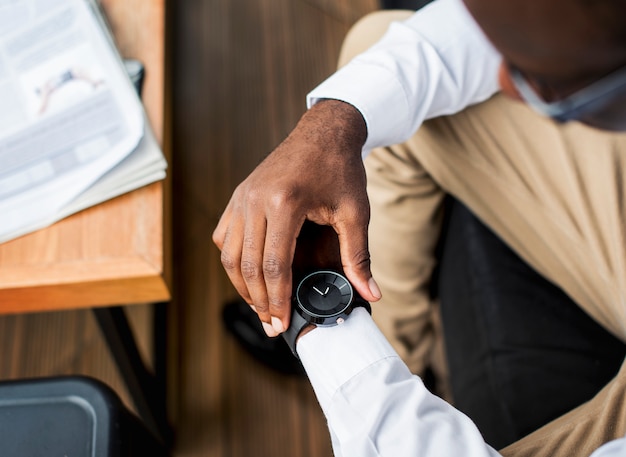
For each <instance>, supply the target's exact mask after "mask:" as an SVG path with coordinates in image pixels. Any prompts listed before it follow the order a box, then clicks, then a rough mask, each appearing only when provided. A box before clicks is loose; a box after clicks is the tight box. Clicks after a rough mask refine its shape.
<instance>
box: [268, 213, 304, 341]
mask: <svg viewBox="0 0 626 457" xmlns="http://www.w3.org/2000/svg"><path fill="white" fill-rule="evenodd" d="M303 222H304V221H303V220H298V219H296V218H291V219H290V220H289V221H288V222H287V223H285V221H282V220H280V221H278V220H277V219H276V218H272V219H268V221H267V237H266V239H265V249H264V253H263V275H264V277H265V285H266V288H267V299H268V302H269V310H270V314H271V315H272V318H276V319H278V320H279V321H280V322H281V323H282V326H283V329H282V330H281V331H284V330H285V329H287V328H288V327H289V321H290V319H291V295H292V286H293V284H292V281H293V278H292V271H291V267H292V264H293V257H294V252H295V250H296V239H297V237H298V233H300V228H301V227H302V223H303ZM272 322H275V319H272ZM275 330H277V331H279V329H278V328H275ZM279 333H280V332H279Z"/></svg>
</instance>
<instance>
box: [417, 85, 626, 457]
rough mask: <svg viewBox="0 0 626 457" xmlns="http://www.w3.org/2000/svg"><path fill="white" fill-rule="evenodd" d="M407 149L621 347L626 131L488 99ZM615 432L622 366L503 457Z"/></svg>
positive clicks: (625, 308) (625, 395)
mask: <svg viewBox="0 0 626 457" xmlns="http://www.w3.org/2000/svg"><path fill="white" fill-rule="evenodd" d="M407 147H408V148H410V149H411V150H412V151H415V154H416V156H417V160H419V161H420V163H421V164H422V165H423V166H424V168H425V169H426V170H427V171H428V173H429V174H430V175H431V176H432V177H433V178H434V179H435V180H436V182H437V183H438V184H439V186H440V187H441V188H443V189H445V190H446V191H447V192H450V193H451V194H453V195H455V196H456V197H457V198H459V199H460V200H461V201H463V202H464V203H465V204H466V205H467V206H468V207H469V208H470V209H471V210H472V212H473V213H474V214H476V215H477V216H478V217H479V218H481V219H482V221H483V222H485V224H486V225H487V226H489V227H490V228H491V229H492V230H494V231H495V232H496V233H498V234H499V236H501V237H502V238H503V239H504V240H505V241H506V242H507V244H508V245H509V246H511V247H512V248H513V249H514V250H515V251H516V252H517V253H518V254H519V255H520V256H521V257H522V258H524V259H525V260H526V261H527V262H528V263H529V264H530V265H532V266H533V267H534V268H535V269H536V270H538V271H539V272H540V273H541V274H542V275H543V276H545V277H546V278H548V279H549V280H551V281H552V282H554V283H556V284H557V285H558V286H559V287H561V288H562V289H563V290H564V291H565V292H566V293H568V295H569V296H570V297H571V298H572V299H573V300H574V301H575V302H576V303H578V304H579V305H580V306H581V307H582V308H583V309H584V310H585V311H586V312H587V313H588V314H589V315H590V316H591V317H593V318H594V319H595V320H596V321H597V322H599V323H600V324H601V325H603V326H604V327H605V328H606V329H608V330H609V331H611V332H612V333H613V334H615V335H616V336H617V337H619V338H621V339H622V340H623V341H626V241H625V240H626V235H625V222H626V190H625V188H624V176H625V175H626V135H624V134H612V133H607V132H601V131H596V130H593V129H590V128H587V127H584V126H582V125H580V124H574V123H572V124H568V125H565V126H557V125H556V124H554V123H553V122H551V121H550V120H547V119H544V118H541V117H539V116H537V115H535V114H534V113H532V112H531V111H530V110H529V109H528V108H527V107H525V106H524V105H522V104H520V103H517V102H513V101H510V100H508V99H506V98H505V97H503V96H495V97H493V98H492V99H491V100H489V101H487V102H485V103H482V104H480V105H477V106H474V107H471V108H469V109H466V110H465V111H463V112H462V113H459V114H456V115H454V116H449V117H442V118H438V119H434V120H432V121H429V122H427V123H426V124H425V125H424V126H422V128H421V129H420V131H419V132H418V133H417V134H416V135H415V136H414V137H413V138H412V139H411V140H410V141H409V142H408V144H407ZM581 376H585V373H581ZM624 434H626V367H624V368H622V370H621V371H620V373H619V374H618V375H617V377H616V378H615V379H614V380H613V381H612V382H611V383H609V384H608V385H607V386H606V387H605V388H604V389H603V390H602V391H601V392H600V393H598V395H597V396H596V397H594V398H593V399H592V400H591V401H589V402H587V403H586V404H584V405H582V406H580V407H579V408H577V409H576V410H574V411H572V412H570V413H568V414H566V415H564V416H562V417H561V418H559V419H557V420H555V421H553V422H552V423H550V424H548V425H546V426H544V427H542V428H541V429H539V430H538V431H536V432H534V433H533V434H531V435H529V436H528V437H526V438H523V439H522V440H520V441H518V442H516V443H514V444H512V445H511V446H509V447H507V448H506V449H505V450H503V453H504V455H506V456H516V457H518V456H533V457H541V456H546V457H547V456H551V457H560V456H563V457H565V456H568V457H570V456H588V455H590V454H591V452H592V451H593V450H594V449H596V448H597V447H598V446H600V445H601V444H602V443H604V442H606V441H608V440H611V439H614V438H617V437H621V436H623V435H624Z"/></svg>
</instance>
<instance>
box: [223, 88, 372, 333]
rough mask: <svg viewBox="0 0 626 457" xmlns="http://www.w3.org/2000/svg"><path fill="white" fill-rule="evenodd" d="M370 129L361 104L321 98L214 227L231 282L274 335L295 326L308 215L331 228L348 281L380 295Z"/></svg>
mask: <svg viewBox="0 0 626 457" xmlns="http://www.w3.org/2000/svg"><path fill="white" fill-rule="evenodd" d="M366 136H367V130H366V126H365V122H364V120H363V117H362V116H361V114H360V113H359V111H358V110H356V109H355V108H354V107H352V106H351V105H348V104H346V103H343V102H340V101H336V100H325V101H321V102H319V103H317V104H316V105H315V106H313V107H312V108H311V109H310V110H308V111H307V112H306V113H305V114H304V115H303V116H302V118H301V119H300V121H299V122H298V124H297V125H296V127H295V128H294V130H293V131H292V132H291V134H290V135H289V136H288V137H287V138H286V139H285V141H283V142H282V143H281V144H280V145H279V146H278V147H277V148H276V149H275V150H274V151H273V152H272V153H271V154H270V155H269V156H268V157H267V158H266V159H265V160H264V161H263V162H261V164H259V166H257V167H256V169H255V170H254V171H253V172H252V173H251V174H250V175H249V176H248V177H247V178H246V179H245V180H244V181H243V182H242V183H241V184H240V185H239V186H238V187H237V188H236V189H235V192H234V193H233V195H232V197H231V199H230V202H229V203H228V205H227V207H226V209H225V211H224V213H223V215H222V217H221V219H220V221H219V223H218V225H217V227H216V229H215V231H214V232H213V241H214V242H215V244H216V245H217V247H218V248H219V249H220V250H221V251H222V256H221V259H222V264H223V266H224V268H225V270H226V272H227V274H228V276H229V278H230V280H231V282H232V283H233V285H234V286H235V288H236V289H237V291H238V292H239V294H240V295H241V296H242V297H243V298H244V299H245V300H246V301H247V302H248V303H249V304H250V305H252V306H253V309H254V310H255V311H256V312H257V314H258V315H259V318H260V319H261V321H262V323H263V328H264V329H265V332H266V333H267V334H268V335H269V336H276V335H278V334H279V333H282V332H283V331H284V330H285V329H286V328H287V327H288V326H289V319H290V310H291V293H292V263H293V257H294V253H295V249H296V239H297V237H298V235H299V233H300V229H301V228H302V226H303V224H304V222H305V221H311V222H314V223H316V224H318V225H322V226H329V227H332V229H333V230H334V231H335V233H336V234H337V237H338V241H339V250H340V258H341V265H342V269H343V271H344V273H345V275H346V277H347V278H348V280H350V282H351V283H352V284H353V286H354V288H355V289H356V291H357V292H358V293H359V294H360V295H361V296H362V297H363V298H364V299H365V300H368V301H376V300H378V299H379V298H380V290H379V289H378V286H377V285H376V282H375V281H374V280H373V278H372V274H371V271H370V257H369V250H368V247H367V227H368V223H369V201H368V199H367V193H366V179H365V169H364V167H363V161H362V159H361V148H362V146H363V144H364V142H365V139H366Z"/></svg>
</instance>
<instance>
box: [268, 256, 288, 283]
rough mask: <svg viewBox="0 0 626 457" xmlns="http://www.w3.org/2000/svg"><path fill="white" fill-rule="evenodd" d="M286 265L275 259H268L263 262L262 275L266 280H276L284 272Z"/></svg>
mask: <svg viewBox="0 0 626 457" xmlns="http://www.w3.org/2000/svg"><path fill="white" fill-rule="evenodd" d="M285 267H286V264H285V262H283V261H282V260H280V259H278V258H276V257H270V258H267V259H265V261H264V262H263V274H264V275H265V277H266V278H268V279H277V278H279V277H281V276H282V275H283V274H284V273H285V272H286V268H285Z"/></svg>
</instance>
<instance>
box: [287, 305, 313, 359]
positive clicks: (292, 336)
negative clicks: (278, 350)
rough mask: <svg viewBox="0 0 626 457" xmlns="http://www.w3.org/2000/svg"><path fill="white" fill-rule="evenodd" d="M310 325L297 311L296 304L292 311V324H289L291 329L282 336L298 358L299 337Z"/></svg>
mask: <svg viewBox="0 0 626 457" xmlns="http://www.w3.org/2000/svg"><path fill="white" fill-rule="evenodd" d="M308 324H309V322H308V321H307V320H306V319H305V318H304V317H302V316H301V315H300V313H299V312H297V311H296V306H295V304H294V305H293V306H292V311H291V323H290V324H289V328H288V329H287V330H285V331H284V332H283V333H282V335H283V338H284V339H285V341H286V342H287V346H289V349H291V352H292V353H293V355H295V356H296V357H298V354H297V353H296V340H297V339H298V335H299V334H300V332H301V331H302V329H303V328H304V327H306V326H307V325H308Z"/></svg>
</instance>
